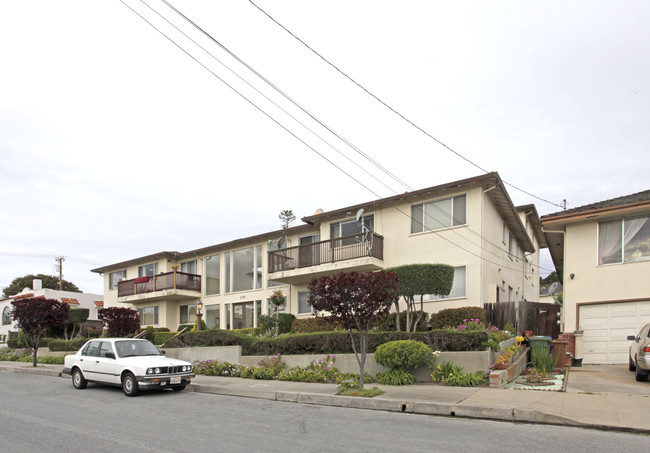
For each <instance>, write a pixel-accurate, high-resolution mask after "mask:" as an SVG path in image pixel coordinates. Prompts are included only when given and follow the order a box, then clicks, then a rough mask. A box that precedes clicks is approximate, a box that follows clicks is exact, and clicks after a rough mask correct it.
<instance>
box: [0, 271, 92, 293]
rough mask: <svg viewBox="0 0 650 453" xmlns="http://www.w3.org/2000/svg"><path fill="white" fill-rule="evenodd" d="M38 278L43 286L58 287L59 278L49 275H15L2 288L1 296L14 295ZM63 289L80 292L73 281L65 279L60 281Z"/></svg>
mask: <svg viewBox="0 0 650 453" xmlns="http://www.w3.org/2000/svg"><path fill="white" fill-rule="evenodd" d="M36 278H37V279H40V280H41V281H42V282H43V288H49V289H59V279H58V278H56V277H52V276H51V275H45V274H38V275H33V274H29V275H25V276H24V277H16V278H14V279H13V280H12V282H11V283H10V284H9V286H7V287H5V288H4V289H3V290H2V295H3V297H5V298H7V297H9V296H15V295H16V294H18V293H19V292H21V291H22V290H23V289H25V288H31V287H32V285H33V284H34V279H36ZM62 289H63V291H71V292H73V293H80V292H82V291H81V290H80V289H79V288H77V286H76V285H75V284H74V283H71V282H69V281H67V280H63V281H62Z"/></svg>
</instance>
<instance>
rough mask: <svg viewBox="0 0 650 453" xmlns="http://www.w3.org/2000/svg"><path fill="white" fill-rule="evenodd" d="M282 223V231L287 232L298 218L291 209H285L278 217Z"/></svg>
mask: <svg viewBox="0 0 650 453" xmlns="http://www.w3.org/2000/svg"><path fill="white" fill-rule="evenodd" d="M278 218H279V219H280V221H281V222H282V229H283V230H286V229H287V228H289V225H291V223H292V222H293V221H294V220H296V216H295V215H294V214H293V211H292V210H290V209H285V210H283V211H280V215H279V216H278Z"/></svg>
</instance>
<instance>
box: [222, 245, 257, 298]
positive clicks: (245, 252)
mask: <svg viewBox="0 0 650 453" xmlns="http://www.w3.org/2000/svg"><path fill="white" fill-rule="evenodd" d="M225 258H226V262H225V263H224V265H225V266H226V292H227V293H231V292H233V293H234V292H237V291H246V290H250V289H259V288H261V287H262V246H261V245H258V246H256V247H248V248H245V249H241V250H235V251H234V252H228V253H226V254H225Z"/></svg>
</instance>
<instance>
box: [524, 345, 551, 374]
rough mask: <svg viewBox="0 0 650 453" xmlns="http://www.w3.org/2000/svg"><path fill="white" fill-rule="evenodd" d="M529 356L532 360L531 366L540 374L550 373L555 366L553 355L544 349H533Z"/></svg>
mask: <svg viewBox="0 0 650 453" xmlns="http://www.w3.org/2000/svg"><path fill="white" fill-rule="evenodd" d="M530 358H531V360H532V362H533V368H535V371H536V372H538V373H540V374H548V373H552V372H553V370H555V368H556V367H557V363H556V361H555V357H554V356H552V355H551V354H549V353H548V352H547V351H546V350H540V349H533V350H532V353H531V357H530Z"/></svg>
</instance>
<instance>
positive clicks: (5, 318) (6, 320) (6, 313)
mask: <svg viewBox="0 0 650 453" xmlns="http://www.w3.org/2000/svg"><path fill="white" fill-rule="evenodd" d="M9 324H11V309H10V308H9V307H5V308H4V310H2V325H3V326H7V325H9Z"/></svg>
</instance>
